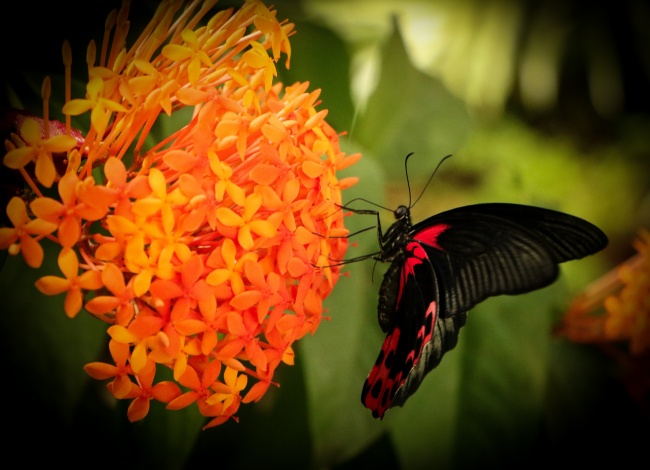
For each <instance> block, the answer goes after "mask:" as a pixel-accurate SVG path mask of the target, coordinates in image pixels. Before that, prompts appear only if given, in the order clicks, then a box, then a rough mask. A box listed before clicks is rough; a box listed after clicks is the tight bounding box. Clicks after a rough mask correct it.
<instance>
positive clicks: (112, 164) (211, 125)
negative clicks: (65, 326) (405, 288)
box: [0, 0, 360, 427]
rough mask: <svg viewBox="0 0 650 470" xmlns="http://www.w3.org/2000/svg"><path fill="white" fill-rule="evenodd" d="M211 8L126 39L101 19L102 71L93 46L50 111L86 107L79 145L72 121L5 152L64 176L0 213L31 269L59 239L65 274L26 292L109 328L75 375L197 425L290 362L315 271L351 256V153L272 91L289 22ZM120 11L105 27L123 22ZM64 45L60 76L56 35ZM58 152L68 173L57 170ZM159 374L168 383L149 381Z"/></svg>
mask: <svg viewBox="0 0 650 470" xmlns="http://www.w3.org/2000/svg"><path fill="white" fill-rule="evenodd" d="M214 3H215V2H206V3H203V4H201V2H199V1H192V2H190V3H188V4H183V3H182V2H163V3H161V5H160V7H159V9H158V11H157V12H156V14H155V15H154V17H153V19H152V20H151V22H150V24H149V25H148V26H147V27H146V28H145V29H144V30H143V32H142V33H141V34H140V36H139V37H137V38H135V41H134V42H133V44H132V45H131V46H128V45H126V39H127V38H126V28H124V27H123V25H122V24H115V23H114V22H110V21H109V22H108V23H107V24H108V25H109V26H110V27H113V26H114V27H115V29H114V31H112V32H111V31H110V29H109V30H107V38H105V40H104V43H103V44H102V49H101V50H102V53H101V54H100V58H99V63H97V57H96V53H95V45H94V43H93V42H91V44H90V46H89V47H88V54H87V61H88V81H87V86H86V96H85V97H82V98H75V99H70V100H68V101H67V103H66V104H65V105H64V106H63V109H62V112H63V114H65V115H68V116H74V115H80V114H83V113H90V128H89V129H88V130H87V131H86V132H84V133H83V139H82V141H83V142H82V143H81V144H80V139H79V135H78V134H77V133H76V131H74V130H73V129H68V131H67V132H68V133H67V134H65V135H61V136H58V137H52V138H43V137H41V135H40V130H39V131H38V132H37V129H36V127H35V125H34V122H32V121H30V120H27V121H26V122H25V124H24V125H23V130H22V136H23V140H24V143H25V144H26V145H25V146H24V147H19V148H16V149H13V150H11V151H10V152H9V153H8V154H7V155H6V156H5V159H4V161H5V164H7V165H8V166H10V167H12V168H23V167H24V166H25V165H26V164H27V163H29V162H30V161H35V162H36V166H37V169H36V175H37V180H38V182H39V183H40V184H41V185H42V186H45V187H49V186H50V185H52V184H53V183H54V181H57V180H58V181H59V183H58V196H53V195H52V194H51V192H50V193H48V196H47V197H46V196H44V195H43V194H42V192H41V191H40V188H39V187H38V185H37V184H36V183H34V182H30V180H28V183H29V184H30V187H32V190H33V193H34V194H33V195H31V196H29V197H28V196H25V200H23V199H20V198H14V199H12V201H11V202H10V203H9V206H8V207H7V213H8V215H9V218H10V220H11V222H12V224H13V225H14V227H13V228H2V229H0V248H3V249H9V250H10V251H13V252H18V251H19V249H20V251H22V252H23V255H24V256H25V259H26V260H27V262H28V264H30V265H31V266H34V267H36V266H38V265H40V263H41V259H42V250H40V246H39V245H38V240H39V239H40V238H42V237H43V236H47V237H48V238H49V239H51V240H52V241H54V242H56V243H58V244H59V245H60V246H61V247H62V250H61V253H60V255H59V267H60V269H61V271H62V272H63V277H58V276H51V275H50V276H44V277H42V278H41V279H40V280H39V281H38V282H37V287H38V289H39V290H40V291H41V292H43V293H45V294H47V295H56V294H62V293H65V294H66V299H65V302H64V310H65V312H66V314H67V315H69V316H75V315H76V314H77V313H78V312H79V311H80V310H81V309H82V307H83V306H84V302H85V308H86V310H87V311H88V312H90V313H91V314H93V315H95V316H96V317H97V318H99V319H101V320H103V321H105V322H107V323H108V324H109V327H108V329H107V333H108V334H109V335H110V337H111V341H110V346H109V347H110V351H111V356H112V358H113V362H114V365H112V364H108V363H91V364H89V365H88V366H86V371H87V373H88V374H89V375H91V376H92V377H93V378H96V379H98V380H106V379H112V381H111V382H110V383H109V385H108V388H109V390H110V391H111V393H112V394H113V396H115V397H116V398H117V399H130V400H133V401H132V403H131V405H130V407H129V410H128V417H129V419H130V420H131V421H135V420H138V419H142V418H144V416H145V415H146V414H147V412H148V409H149V403H150V401H151V400H152V399H154V400H158V401H161V402H164V403H168V406H167V408H168V409H169V410H177V409H180V408H183V407H186V406H189V405H194V406H197V408H198V409H199V411H200V412H201V413H202V414H203V415H204V416H206V418H209V421H208V423H207V425H206V427H211V426H215V425H218V424H221V423H223V422H225V421H227V420H229V419H230V418H233V419H237V418H236V413H237V410H238V409H239V406H240V405H241V404H245V403H254V402H257V401H258V400H260V399H261V398H262V397H263V396H264V394H265V392H266V391H267V390H268V388H269V386H271V385H272V384H274V382H273V376H274V372H275V370H276V369H277V367H279V366H280V364H282V363H285V364H293V362H294V349H293V348H292V345H293V343H294V342H295V341H297V340H299V339H300V338H302V337H303V336H305V335H306V334H308V333H313V332H315V330H316V329H317V327H318V325H319V323H320V321H321V319H322V310H323V307H322V302H323V299H324V298H325V297H327V295H329V293H330V292H331V291H332V289H333V288H334V286H335V284H336V282H337V280H338V278H339V275H340V272H339V271H340V266H336V265H335V266H331V267H328V268H317V267H316V266H324V265H327V264H328V260H329V259H342V258H343V257H344V254H345V251H346V249H347V240H346V239H345V238H344V236H345V234H346V233H347V231H346V229H345V226H344V224H343V214H342V211H340V210H339V207H340V205H341V201H342V196H341V193H342V191H343V190H344V189H346V188H347V187H349V186H351V185H352V184H354V183H355V179H354V178H349V179H339V178H338V176H337V172H338V171H339V170H341V169H344V168H346V167H348V166H350V165H352V164H353V163H354V162H356V161H357V159H358V158H359V157H360V156H359V155H346V154H345V153H344V152H342V151H341V149H340V147H339V141H338V135H337V133H336V132H335V131H334V130H333V129H332V128H331V127H330V126H329V125H328V124H327V122H326V121H325V117H326V115H327V111H326V110H322V109H321V110H319V109H316V106H317V104H318V103H319V93H320V91H319V90H312V91H309V90H308V88H309V86H308V84H307V83H295V84H293V85H290V86H285V85H284V84H282V83H276V82H274V78H275V77H276V75H277V63H278V61H279V60H280V58H281V57H282V56H283V55H284V56H285V57H286V64H287V65H288V64H289V56H290V51H291V49H290V44H289V36H290V35H291V33H292V31H293V25H292V24H291V23H287V22H280V21H278V19H277V18H276V12H275V11H273V10H270V9H269V8H267V7H266V6H265V5H264V4H262V3H261V1H259V0H248V1H245V2H244V4H243V5H242V7H241V8H239V9H233V8H229V9H226V10H223V11H219V12H217V13H216V14H214V15H213V16H212V17H208V16H206V15H208V14H209V13H210V10H211V7H212V6H213V4H214ZM128 7H129V2H128V1H124V2H123V5H122V9H121V10H120V12H119V14H117V15H116V14H115V13H113V14H112V16H111V18H116V17H117V18H121V19H122V20H123V21H124V22H126V18H127V17H128ZM118 23H120V22H119V21H118ZM111 33H112V34H111ZM111 36H112V43H111V42H110V41H109V39H108V38H109V37H111ZM63 51H64V64H65V67H66V69H67V72H68V73H67V74H66V75H68V76H69V72H70V46H69V45H68V44H67V43H66V44H64V48H63ZM66 87H67V88H68V89H69V87H70V83H69V82H68V83H67V85H66ZM44 96H45V95H44ZM44 101H45V105H46V106H45V108H46V107H47V99H46V98H45V97H44ZM187 106H191V107H193V113H192V116H193V117H192V118H191V119H189V120H185V121H183V124H182V125H180V126H179V128H178V129H176V130H175V131H174V132H171V133H170V134H169V135H166V136H165V138H164V139H163V140H162V141H160V142H157V143H155V144H153V146H151V145H149V146H145V142H148V141H149V140H151V139H150V138H151V134H150V131H151V130H152V128H153V126H154V125H155V123H156V121H157V119H158V117H160V115H161V114H162V113H165V114H168V115H170V116H172V118H175V117H176V113H177V111H178V110H180V109H182V108H184V107H187ZM52 122H54V121H52ZM57 126H59V127H60V126H61V123H58V124H57ZM73 135H74V137H72V136H73ZM61 152H63V153H65V154H66V156H67V160H63V159H61V162H64V161H66V162H67V166H65V165H63V166H65V168H63V167H62V166H61V165H54V164H53V163H52V162H53V161H54V160H53V157H52V155H53V154H54V153H61ZM39 162H40V163H39ZM127 162H128V163H127ZM57 163H58V160H57ZM59 172H60V174H59ZM21 173H22V174H23V176H24V177H25V179H28V177H29V175H28V174H27V173H26V172H24V171H21ZM30 194H31V193H30ZM30 202H31V204H29V203H30ZM27 207H29V208H30V209H31V210H32V213H33V214H34V215H35V216H36V219H33V220H30V214H28V211H27ZM55 231H56V236H54V235H52V234H53V233H54V232H55ZM86 294H92V298H90V299H89V300H88V301H86ZM161 367H165V368H169V369H171V370H173V372H174V374H173V377H174V382H158V383H156V371H157V370H158V368H161Z"/></svg>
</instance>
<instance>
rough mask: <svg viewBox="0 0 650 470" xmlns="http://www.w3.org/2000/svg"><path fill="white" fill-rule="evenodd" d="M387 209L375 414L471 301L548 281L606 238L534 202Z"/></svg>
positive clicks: (431, 358)
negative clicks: (425, 213)
mask: <svg viewBox="0 0 650 470" xmlns="http://www.w3.org/2000/svg"><path fill="white" fill-rule="evenodd" d="M366 213H367V212H366ZM394 215H395V219H396V220H395V222H394V223H393V224H392V225H391V226H390V227H389V228H388V230H386V232H385V233H382V231H381V226H380V224H378V236H379V245H380V251H379V252H378V253H377V254H375V255H374V256H373V258H374V259H376V260H378V261H382V262H389V263H390V265H389V267H388V270H387V271H386V273H385V274H384V278H383V281H382V285H381V287H380V290H379V305H378V320H379V324H380V327H381V328H382V330H383V331H384V332H386V333H387V336H386V339H385V341H384V343H383V345H382V349H381V351H380V353H379V356H378V358H377V361H376V362H375V365H374V366H373V368H372V370H371V371H370V373H369V375H368V378H367V379H366V381H365V383H364V386H363V391H362V395H361V399H362V402H363V404H364V405H365V406H366V407H368V408H369V409H370V410H371V411H372V413H373V416H375V417H378V418H381V417H383V415H384V413H385V412H386V410H387V409H389V408H391V407H393V406H401V405H403V404H404V403H405V402H406V400H407V399H408V397H409V396H411V395H412V394H413V393H414V392H415V391H416V390H417V388H418V387H419V385H420V383H421V382H422V380H423V378H424V377H425V376H426V374H427V373H428V372H429V371H431V370H432V369H433V368H435V367H436V366H437V365H438V364H439V363H440V361H441V359H442V356H443V355H444V354H445V353H446V352H447V351H449V350H450V349H452V348H453V347H455V346H456V343H457V341H458V333H459V330H460V328H461V327H462V326H463V325H464V324H465V321H466V316H467V311H468V310H469V309H470V308H471V307H473V306H474V305H476V304H478V303H479V302H481V301H482V300H484V299H486V298H487V297H490V296H495V295H501V294H509V295H514V294H521V293H524V292H529V291H532V290H535V289H539V288H541V287H544V286H547V285H549V284H550V283H552V282H553V281H554V280H555V279H556V278H557V276H558V272H559V267H558V264H559V263H562V262H565V261H569V260H572V259H579V258H582V257H584V256H587V255H590V254H593V253H596V252H597V251H600V250H601V249H602V248H604V247H605V246H606V244H607V237H606V236H605V234H604V233H603V232H602V231H601V230H600V229H598V228H597V227H596V226H594V225H592V224H590V223H589V222H587V221H585V220H582V219H580V218H577V217H574V216H571V215H568V214H564V213H561V212H557V211H552V210H548V209H542V208H538V207H533V206H525V205H518V204H506V203H490V204H477V205H472V206H465V207H459V208H456V209H452V210H449V211H446V212H443V213H440V214H437V215H434V216H432V217H430V218H428V219H426V220H424V221H422V222H419V223H417V224H415V225H413V224H412V222H411V216H410V209H409V207H407V206H400V207H398V209H397V210H396V211H395V212H394Z"/></svg>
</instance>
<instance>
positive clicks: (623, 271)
mask: <svg viewBox="0 0 650 470" xmlns="http://www.w3.org/2000/svg"><path fill="white" fill-rule="evenodd" d="M633 246H634V248H635V249H636V251H637V254H636V255H634V256H633V257H631V258H630V259H628V260H627V261H625V262H624V263H622V264H621V265H620V266H618V267H617V268H616V269H615V270H613V271H611V272H609V273H608V274H606V275H605V276H603V277H602V278H601V279H599V280H597V281H596V282H594V283H593V284H592V285H590V286H589V287H588V288H587V289H586V290H585V291H584V292H583V293H582V294H581V295H580V296H578V297H577V298H576V299H575V300H574V301H573V303H572V304H571V306H570V307H569V310H568V312H567V313H566V314H565V316H564V318H563V319H562V324H561V325H560V326H559V328H558V330H557V333H558V334H559V335H561V336H564V337H565V338H567V339H569V340H571V341H575V342H578V343H590V344H596V345H598V346H600V347H601V348H602V349H603V350H605V351H606V352H607V353H609V354H610V355H612V356H613V358H614V359H615V360H616V361H617V362H618V363H619V364H621V365H622V366H623V371H624V372H625V380H626V383H627V385H628V389H629V390H630V393H631V394H632V395H633V396H634V397H635V398H636V399H637V401H638V402H639V403H640V404H641V405H642V406H644V407H646V409H647V410H649V411H650V232H648V231H647V230H645V229H641V230H639V233H638V236H637V238H636V239H635V240H634V243H633Z"/></svg>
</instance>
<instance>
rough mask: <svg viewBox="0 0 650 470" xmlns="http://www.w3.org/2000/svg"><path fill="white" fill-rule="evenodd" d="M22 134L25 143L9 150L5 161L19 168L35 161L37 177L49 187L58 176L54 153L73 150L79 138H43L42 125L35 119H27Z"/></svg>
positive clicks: (62, 136)
mask: <svg viewBox="0 0 650 470" xmlns="http://www.w3.org/2000/svg"><path fill="white" fill-rule="evenodd" d="M20 135H21V138H22V139H23V140H24V141H25V145H24V146H21V147H18V148H15V149H12V150H10V151H9V152H7V154H6V155H5V157H4V159H3V163H4V164H5V165H6V166H7V167H9V168H12V169H14V170H18V169H21V168H24V167H25V166H26V165H27V164H28V163H30V162H34V163H35V164H36V170H35V172H36V178H37V179H38V181H39V182H40V183H41V184H42V185H43V186H45V187H46V188H49V187H50V186H52V183H54V180H55V178H56V169H55V167H54V161H53V160H52V154H53V153H64V152H68V151H70V150H72V149H73V148H74V147H75V146H76V145H77V140H76V139H75V138H74V137H72V136H69V135H65V134H60V135H55V136H53V137H50V138H49V139H43V137H42V133H41V126H39V124H38V122H37V121H36V120H35V119H25V122H24V123H23V125H22V127H21V128H20Z"/></svg>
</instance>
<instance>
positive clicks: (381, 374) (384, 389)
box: [361, 302, 437, 418]
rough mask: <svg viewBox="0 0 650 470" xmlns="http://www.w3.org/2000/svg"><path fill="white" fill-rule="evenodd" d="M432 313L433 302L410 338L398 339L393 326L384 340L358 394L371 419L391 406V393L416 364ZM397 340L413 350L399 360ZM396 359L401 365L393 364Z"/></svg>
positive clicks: (430, 334) (432, 324)
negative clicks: (410, 346) (408, 345)
mask: <svg viewBox="0 0 650 470" xmlns="http://www.w3.org/2000/svg"><path fill="white" fill-rule="evenodd" d="M436 314H437V306H436V302H431V303H430V304H429V306H428V308H427V310H426V312H425V315H424V319H423V320H424V321H423V322H422V324H421V325H420V327H419V328H418V329H417V331H416V332H415V333H416V334H415V337H414V338H408V337H406V336H402V334H401V330H400V328H399V327H396V328H395V329H394V330H393V331H392V332H391V333H390V334H389V335H388V336H387V337H386V339H385V340H384V344H383V345H382V347H381V352H380V353H379V357H378V358H377V361H376V362H375V365H374V366H373V368H372V370H371V371H370V374H368V378H367V379H366V382H365V383H364V386H363V391H362V395H361V401H362V402H363V404H364V405H365V406H366V408H369V409H370V410H371V411H372V415H373V416H374V417H375V418H383V417H384V414H385V413H386V410H388V408H390V407H391V402H392V400H393V397H394V396H395V393H396V392H397V390H399V389H400V387H402V385H404V382H406V379H407V378H408V376H409V374H410V372H411V370H412V369H413V368H414V367H415V366H416V365H417V364H418V363H419V361H420V359H421V356H422V350H423V349H424V346H425V345H426V344H427V343H428V342H429V341H431V338H432V337H433V332H434V330H435V323H436ZM400 337H401V338H402V341H403V342H410V344H411V345H412V347H413V349H411V350H410V351H408V354H406V356H405V357H404V358H403V359H400V358H399V357H396V355H397V352H398V345H399V343H400ZM407 344H408V343H407ZM398 360H399V361H401V363H397V362H395V361H398ZM418 385H419V381H418Z"/></svg>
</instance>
